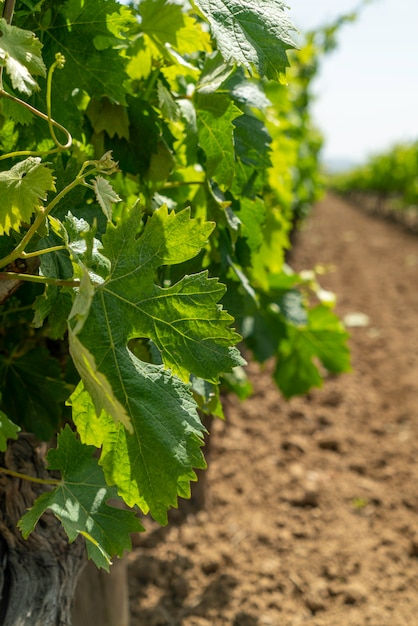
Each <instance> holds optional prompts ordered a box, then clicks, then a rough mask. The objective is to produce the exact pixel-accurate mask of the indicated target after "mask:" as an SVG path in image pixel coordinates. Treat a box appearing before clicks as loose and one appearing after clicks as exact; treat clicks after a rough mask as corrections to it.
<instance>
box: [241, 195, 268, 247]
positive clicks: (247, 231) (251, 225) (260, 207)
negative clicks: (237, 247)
mask: <svg viewBox="0 0 418 626" xmlns="http://www.w3.org/2000/svg"><path fill="white" fill-rule="evenodd" d="M265 215H266V207H265V204H264V200H263V199H262V198H255V199H254V200H251V199H250V198H242V199H241V202H240V210H239V211H238V212H237V216H238V217H239V219H240V222H241V232H242V235H243V237H245V238H246V240H247V243H248V246H249V247H250V249H251V250H258V249H259V248H260V246H261V245H262V243H263V240H264V229H263V225H264V220H265Z"/></svg>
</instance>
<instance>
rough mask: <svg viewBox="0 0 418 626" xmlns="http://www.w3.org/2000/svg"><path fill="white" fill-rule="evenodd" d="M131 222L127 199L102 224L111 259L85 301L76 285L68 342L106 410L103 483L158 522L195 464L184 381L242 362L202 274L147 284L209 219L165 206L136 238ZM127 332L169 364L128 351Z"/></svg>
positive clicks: (194, 243)
mask: <svg viewBox="0 0 418 626" xmlns="http://www.w3.org/2000/svg"><path fill="white" fill-rule="evenodd" d="M140 224H141V213H140V209H139V208H138V207H134V208H133V209H132V210H131V212H130V214H128V215H127V217H126V218H125V219H124V221H123V222H121V223H119V224H118V226H117V227H115V226H113V225H112V224H109V225H108V229H107V232H106V235H105V237H104V238H103V244H104V248H103V252H104V254H105V255H106V256H107V257H108V258H109V259H110V261H111V264H112V267H111V271H110V275H109V278H108V279H107V280H106V281H105V282H104V283H103V284H101V285H97V286H96V287H95V293H94V295H93V297H92V299H91V300H89V298H86V301H87V304H86V305H83V297H84V296H83V289H80V292H79V295H78V296H77V297H76V300H75V302H74V309H73V313H72V315H71V321H70V328H69V340H70V351H71V354H72V357H73V361H74V363H75V365H76V367H77V369H78V371H79V373H80V375H81V378H82V380H83V382H84V385H85V388H86V389H87V391H88V392H89V394H90V396H91V398H92V400H93V404H94V407H95V412H96V414H97V415H99V416H102V414H103V415H108V416H110V417H111V418H112V419H111V420H110V423H109V424H108V425H107V427H106V428H107V430H108V435H107V450H108V451H107V452H106V453H105V458H106V459H107V461H106V465H105V467H106V468H107V470H106V469H105V471H106V472H107V473H106V476H107V478H108V480H109V482H111V483H116V484H117V485H118V488H119V490H120V493H123V497H124V498H125V499H126V501H127V502H128V503H129V504H133V503H136V504H138V505H139V506H141V507H142V508H143V510H147V507H148V508H149V509H150V510H151V513H152V514H153V515H154V516H155V517H156V519H158V520H160V521H162V522H163V523H164V522H165V521H166V510H167V508H168V507H169V506H174V505H175V503H176V498H177V494H178V493H180V494H184V493H186V491H185V490H186V486H185V485H186V483H187V482H188V481H190V480H192V479H193V477H194V473H193V471H192V468H193V467H202V464H203V460H202V456H201V452H200V445H201V443H202V441H201V437H200V433H201V432H202V430H203V427H202V425H201V424H200V421H199V419H198V416H197V414H196V411H195V404H194V402H193V399H192V397H191V392H190V388H189V386H188V384H186V381H188V379H189V376H190V373H194V374H195V375H196V376H199V377H201V378H204V379H206V380H208V381H209V382H214V383H216V382H217V379H218V376H219V374H220V373H221V372H223V371H231V370H232V368H233V367H234V366H235V365H240V364H242V363H243V360H242V358H241V356H240V355H239V352H238V351H237V350H236V349H235V348H233V347H231V346H232V345H233V344H235V343H236V342H237V341H238V340H239V336H238V335H237V334H236V333H235V332H234V331H233V330H232V329H231V328H230V325H231V322H232V318H231V317H230V316H229V315H228V314H227V313H226V312H225V311H224V310H223V309H222V307H220V306H219V305H218V304H217V303H218V301H219V299H220V298H221V297H222V295H223V294H224V291H225V289H224V287H223V286H222V285H219V283H218V281H217V279H210V278H208V277H207V273H206V272H202V273H201V274H197V275H192V276H185V277H184V278H183V279H181V280H180V281H179V282H177V283H175V284H174V285H171V286H169V287H160V286H158V285H157V284H156V283H155V278H156V272H157V270H158V269H159V267H161V266H162V265H173V264H178V263H182V262H184V261H187V260H188V259H190V258H193V257H194V256H195V255H196V254H197V253H198V252H199V251H200V249H201V248H202V247H203V246H204V245H205V243H206V241H207V238H208V236H209V234H210V232H211V231H212V224H210V223H207V222H202V221H201V220H197V219H190V211H189V210H188V209H185V210H183V211H181V212H180V213H178V214H176V213H174V212H171V213H168V211H167V208H166V207H165V206H162V207H161V208H159V209H158V210H156V211H154V213H153V215H152V217H151V218H149V219H148V222H147V224H146V226H145V228H144V230H143V232H142V233H141V234H140V236H139V237H137V232H138V228H139V226H140ZM86 289H87V287H86ZM86 311H87V313H86ZM135 337H147V338H149V339H151V340H152V341H153V342H154V344H155V346H156V348H157V349H158V351H159V352H160V354H161V357H162V360H163V363H164V365H165V367H166V368H170V369H171V371H170V370H168V369H165V368H164V366H161V365H153V364H150V363H144V362H142V361H140V360H139V359H138V358H136V357H135V356H134V354H133V353H132V352H131V351H130V350H129V346H128V342H129V340H132V339H133V338H135ZM173 374H175V376H173ZM177 376H178V377H179V378H177ZM180 378H182V379H183V380H180ZM183 381H184V382H183ZM102 419H104V418H102ZM123 426H125V428H123ZM109 429H113V430H110V431H109ZM115 429H116V430H117V434H116V433H115V432H114V431H115ZM96 445H97V443H96ZM98 445H101V444H98ZM103 446H105V442H103ZM155 450H158V451H159V452H158V453H156V452H155ZM173 457H175V458H173ZM155 466H157V468H156V469H155ZM164 468H167V469H164ZM156 483H157V484H158V488H156V486H155V484H156ZM164 485H165V487H164ZM161 490H162V491H161ZM179 490H180V491H179ZM160 491H161V494H160Z"/></svg>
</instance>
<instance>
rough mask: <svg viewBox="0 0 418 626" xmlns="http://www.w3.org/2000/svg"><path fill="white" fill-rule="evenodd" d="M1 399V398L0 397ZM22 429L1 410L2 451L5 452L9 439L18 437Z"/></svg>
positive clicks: (0, 437)
mask: <svg viewBox="0 0 418 626" xmlns="http://www.w3.org/2000/svg"><path fill="white" fill-rule="evenodd" d="M0 399H1V398H0ZM19 431H20V428H19V426H17V425H16V424H14V423H13V422H12V421H11V420H10V419H9V418H8V417H7V415H6V414H5V413H3V411H1V410H0V451H1V452H5V450H6V449H7V440H8V439H17V433H18V432H19Z"/></svg>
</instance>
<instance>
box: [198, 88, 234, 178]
mask: <svg viewBox="0 0 418 626" xmlns="http://www.w3.org/2000/svg"><path fill="white" fill-rule="evenodd" d="M240 115H242V112H241V111H240V109H238V108H237V107H236V106H235V105H234V104H232V103H231V100H230V99H229V98H228V97H227V96H224V95H217V94H212V95H204V94H198V95H197V96H196V117H197V128H198V134H199V143H200V145H201V147H202V148H203V150H204V152H205V154H206V166H205V169H206V172H207V175H208V177H209V178H213V179H214V180H215V181H216V182H217V183H218V185H220V186H221V187H230V186H231V184H232V181H233V178H234V173H235V152H234V125H233V123H232V122H233V121H234V120H235V119H236V118H237V117H239V116H240Z"/></svg>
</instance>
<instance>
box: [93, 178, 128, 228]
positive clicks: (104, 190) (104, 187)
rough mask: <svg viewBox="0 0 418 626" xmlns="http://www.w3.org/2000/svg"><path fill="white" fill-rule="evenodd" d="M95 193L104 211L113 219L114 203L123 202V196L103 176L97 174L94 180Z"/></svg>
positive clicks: (108, 217)
mask: <svg viewBox="0 0 418 626" xmlns="http://www.w3.org/2000/svg"><path fill="white" fill-rule="evenodd" d="M93 188H94V193H95V194H96V198H97V202H98V203H99V204H100V206H101V208H102V211H103V213H104V214H105V216H106V217H107V219H108V220H109V222H111V221H112V204H114V203H116V202H121V200H122V198H120V197H119V196H118V194H117V193H116V191H115V190H114V189H113V187H112V185H111V184H110V183H109V181H108V180H106V178H103V176H96V178H95V179H94V181H93Z"/></svg>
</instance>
